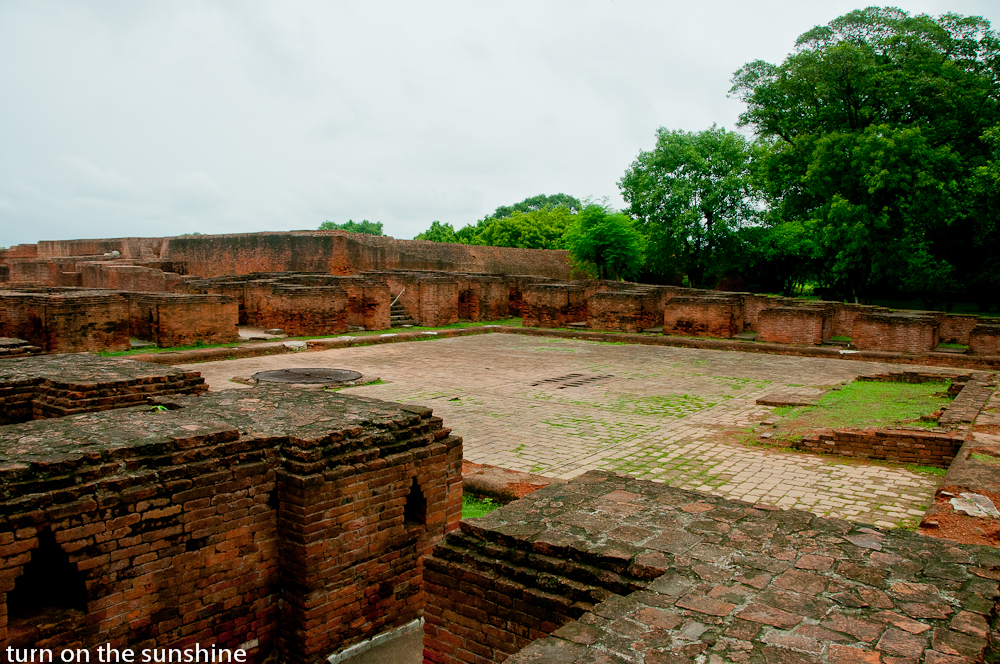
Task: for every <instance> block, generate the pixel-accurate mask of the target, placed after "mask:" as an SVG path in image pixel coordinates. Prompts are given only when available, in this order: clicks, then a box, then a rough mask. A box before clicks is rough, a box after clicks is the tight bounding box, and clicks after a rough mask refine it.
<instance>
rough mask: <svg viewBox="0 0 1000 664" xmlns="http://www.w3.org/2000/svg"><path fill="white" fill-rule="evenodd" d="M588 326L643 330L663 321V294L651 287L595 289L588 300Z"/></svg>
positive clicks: (615, 329) (617, 330) (608, 329)
mask: <svg viewBox="0 0 1000 664" xmlns="http://www.w3.org/2000/svg"><path fill="white" fill-rule="evenodd" d="M587 313H588V318H587V327H589V328H590V329H592V330H604V331H608V332H641V331H643V330H644V329H646V328H650V327H659V326H660V325H661V324H662V323H663V294H662V293H661V292H660V289H656V288H649V289H639V290H627V291H603V292H598V293H594V295H592V296H591V297H590V299H589V300H588V302H587Z"/></svg>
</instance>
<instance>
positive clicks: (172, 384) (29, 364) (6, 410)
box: [0, 354, 208, 424]
mask: <svg viewBox="0 0 1000 664" xmlns="http://www.w3.org/2000/svg"><path fill="white" fill-rule="evenodd" d="M207 389H208V388H207V386H206V385H205V381H204V379H203V378H202V377H201V374H199V373H198V372H197V371H184V370H181V369H174V368H172V367H166V366H163V365H161V364H151V363H148V362H136V361H134V360H125V359H119V358H106V357H98V356H96V355H78V354H74V355H39V356H32V357H25V358H19V359H9V360H0V424H13V423H16V422H26V421H28V420H32V419H36V420H38V419H45V418H49V417H64V416H66V415H74V414H78V413H91V412H96V411H101V410H109V409H112V408H125V407H128V406H134V405H137V404H142V403H147V402H148V401H149V399H150V398H151V397H154V396H162V395H169V394H198V393H200V392H204V391H205V390H207Z"/></svg>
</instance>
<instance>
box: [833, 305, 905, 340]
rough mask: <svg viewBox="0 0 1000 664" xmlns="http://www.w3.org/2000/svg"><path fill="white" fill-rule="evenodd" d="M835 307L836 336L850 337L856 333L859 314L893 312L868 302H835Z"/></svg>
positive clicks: (834, 329)
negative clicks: (855, 322)
mask: <svg viewBox="0 0 1000 664" xmlns="http://www.w3.org/2000/svg"><path fill="white" fill-rule="evenodd" d="M833 304H834V309H833V334H832V336H834V337H850V336H852V335H853V334H854V321H855V320H856V319H857V317H858V316H862V315H866V314H879V313H891V311H890V310H889V309H888V308H887V307H877V306H873V305H868V304H849V303H844V302H835V303H833Z"/></svg>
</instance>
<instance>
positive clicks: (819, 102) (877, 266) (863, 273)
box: [733, 7, 1000, 302]
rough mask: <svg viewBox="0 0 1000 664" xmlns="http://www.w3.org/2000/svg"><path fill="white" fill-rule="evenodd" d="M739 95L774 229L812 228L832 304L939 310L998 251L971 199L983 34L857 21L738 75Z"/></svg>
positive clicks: (893, 12)
mask: <svg viewBox="0 0 1000 664" xmlns="http://www.w3.org/2000/svg"><path fill="white" fill-rule="evenodd" d="M733 92H734V93H735V94H736V95H737V96H739V97H740V98H741V99H742V100H743V101H744V102H746V104H747V111H746V112H745V113H744V114H743V116H742V117H741V121H742V122H743V123H744V124H746V125H750V126H752V127H753V128H754V130H755V131H756V133H757V135H758V136H759V137H760V138H761V139H762V141H763V142H764V143H765V144H766V146H767V149H766V151H765V153H764V155H763V158H762V160H761V166H762V174H763V177H762V178H761V181H762V182H763V183H764V184H765V188H766V192H767V194H768V198H769V203H770V205H771V206H772V211H773V213H774V217H775V218H777V219H780V220H782V221H783V222H785V223H788V222H791V223H796V224H800V225H801V226H802V227H804V228H808V229H810V232H811V233H812V235H813V238H814V240H815V242H816V243H817V249H818V252H819V255H820V263H821V266H822V267H821V269H820V270H818V274H819V276H820V278H821V279H823V280H825V281H826V282H827V283H826V284H825V285H826V286H828V287H829V288H830V289H832V291H833V292H836V293H838V294H839V295H842V296H846V297H848V298H851V299H855V300H859V299H868V298H870V297H871V296H872V295H874V294H876V293H877V292H879V291H885V290H886V289H887V288H898V289H903V290H908V291H910V292H912V293H915V294H919V295H921V296H923V297H924V298H925V299H926V300H927V301H928V302H933V301H934V300H935V299H942V298H944V299H947V298H949V297H952V296H953V295H954V294H955V293H956V291H958V290H959V289H961V288H962V287H963V284H964V285H966V286H967V285H968V284H970V283H973V282H974V281H975V280H976V278H978V277H981V276H982V275H981V274H980V273H979V270H980V266H982V265H984V263H985V261H986V260H987V259H988V258H989V256H991V255H993V254H995V246H996V244H995V243H996V242H997V240H998V239H1000V238H998V237H997V235H996V229H995V222H994V221H991V218H992V219H995V210H994V211H993V212H991V211H990V210H989V209H988V203H987V201H988V199H989V196H988V195H987V196H982V195H977V191H980V192H981V191H982V188H981V185H982V182H983V180H982V177H981V174H982V173H983V172H984V171H983V170H982V169H984V168H986V169H987V170H988V167H989V163H990V154H991V151H990V144H989V140H988V136H989V135H990V132H991V130H993V128H995V127H997V125H998V123H1000V39H998V36H997V34H996V33H995V32H993V31H991V30H990V25H989V23H988V22H987V21H985V20H984V19H982V18H979V17H962V16H957V15H955V14H945V15H944V16H941V17H939V18H932V17H930V16H926V15H920V16H910V15H909V14H907V13H906V12H903V11H901V10H898V9H892V8H877V7H870V8H868V9H863V10H858V11H854V12H851V13H849V14H847V15H845V16H842V17H840V18H838V19H836V20H834V21H832V22H831V23H830V24H829V25H826V26H820V27H817V28H814V29H813V30H811V31H809V32H807V33H805V34H804V35H802V36H801V37H800V38H799V39H798V41H797V43H796V48H795V51H794V52H793V53H792V54H791V55H789V56H788V57H787V58H786V59H785V61H784V62H782V63H781V64H780V65H773V64H769V63H766V62H762V61H756V62H752V63H749V64H747V65H746V66H744V67H743V68H742V69H740V70H739V71H737V72H736V75H735V78H734V80H733ZM977 187H978V189H977Z"/></svg>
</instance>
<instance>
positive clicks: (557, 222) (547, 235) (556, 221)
mask: <svg viewBox="0 0 1000 664" xmlns="http://www.w3.org/2000/svg"><path fill="white" fill-rule="evenodd" d="M575 216H576V215H574V214H572V213H571V212H570V209H569V208H568V207H566V206H565V205H558V206H556V207H543V208H541V209H539V210H532V211H529V212H521V211H520V210H515V211H514V212H513V213H511V214H510V215H508V216H506V217H501V218H499V219H493V220H492V221H491V222H490V223H488V224H484V227H483V229H482V231H480V233H479V235H478V238H477V239H478V242H477V244H485V245H489V246H491V247H520V248H522V249H563V248H564V241H563V236H564V235H565V234H566V231H567V230H569V227H570V226H571V225H572V223H573V219H574V217H575Z"/></svg>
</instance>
